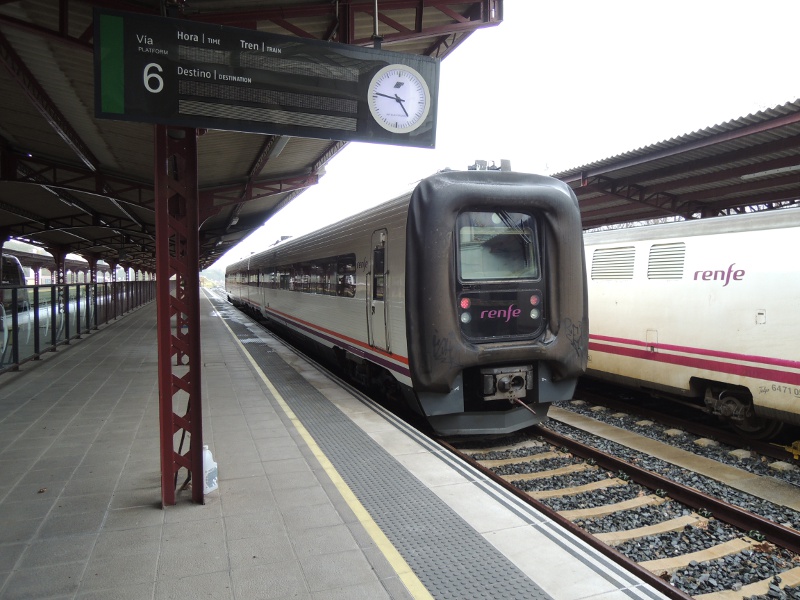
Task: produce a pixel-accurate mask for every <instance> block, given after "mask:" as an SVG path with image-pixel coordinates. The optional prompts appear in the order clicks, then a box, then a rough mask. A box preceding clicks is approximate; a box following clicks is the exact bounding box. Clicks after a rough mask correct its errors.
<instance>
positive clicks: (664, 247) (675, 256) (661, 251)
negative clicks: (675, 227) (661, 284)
mask: <svg viewBox="0 0 800 600" xmlns="http://www.w3.org/2000/svg"><path fill="white" fill-rule="evenodd" d="M685 258H686V244H685V243H684V242H675V243H671V244H653V245H652V246H650V257H649V258H648V261H647V278H648V279H683V261H684V259H685Z"/></svg>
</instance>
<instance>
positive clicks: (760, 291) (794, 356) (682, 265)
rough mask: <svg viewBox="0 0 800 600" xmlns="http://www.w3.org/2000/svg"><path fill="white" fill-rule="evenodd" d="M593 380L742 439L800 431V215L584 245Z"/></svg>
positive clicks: (654, 231) (657, 230) (626, 233)
mask: <svg viewBox="0 0 800 600" xmlns="http://www.w3.org/2000/svg"><path fill="white" fill-rule="evenodd" d="M584 243H585V249H586V261H587V275H588V279H587V285H588V289H589V322H590V323H591V329H590V334H589V362H588V368H587V376H588V377H591V378H593V379H600V380H603V381H607V382H611V383H616V384H619V385H622V386H629V387H633V388H636V389H638V390H642V391H645V392H647V393H648V394H651V395H653V396H659V397H662V398H666V399H669V398H674V399H680V400H682V401H684V402H686V403H687V404H688V405H695V406H696V407H698V408H700V409H701V410H702V411H704V412H707V413H709V414H712V415H714V416H716V417H718V418H719V419H721V420H723V421H725V422H726V423H727V424H729V425H730V427H731V428H733V429H734V430H735V431H737V432H738V433H739V434H741V435H743V436H746V437H749V438H754V439H763V440H770V439H774V438H776V437H777V436H780V435H781V434H782V433H792V431H791V428H792V427H794V426H796V425H798V424H800V318H798V314H799V313H798V308H797V307H798V302H800V266H798V258H797V257H798V256H800V209H798V208H786V209H780V210H771V211H762V212H753V213H745V214H739V215H730V216H720V217H714V218H707V219H698V220H689V221H681V222H673V223H662V224H657V225H646V226H640V227H633V228H624V229H614V230H608V231H597V232H590V233H586V234H585V236H584Z"/></svg>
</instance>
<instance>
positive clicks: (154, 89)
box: [142, 63, 164, 94]
mask: <svg viewBox="0 0 800 600" xmlns="http://www.w3.org/2000/svg"><path fill="white" fill-rule="evenodd" d="M151 69H156V70H158V73H161V72H163V71H164V69H162V68H161V65H159V64H158V63H148V64H147V66H145V68H144V75H143V76H142V79H144V87H145V89H147V91H148V92H150V93H151V94H157V93H158V92H160V91H161V90H163V89H164V79H163V78H162V77H161V75H159V74H158V73H153V72H151ZM153 80H155V82H156V83H155V85H153V83H154V82H153Z"/></svg>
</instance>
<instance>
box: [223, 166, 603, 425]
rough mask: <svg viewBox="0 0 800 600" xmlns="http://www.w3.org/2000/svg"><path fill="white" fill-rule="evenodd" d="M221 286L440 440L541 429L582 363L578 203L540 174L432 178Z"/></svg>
mask: <svg viewBox="0 0 800 600" xmlns="http://www.w3.org/2000/svg"><path fill="white" fill-rule="evenodd" d="M226 287H227V289H228V293H229V296H230V297H231V299H232V300H233V301H234V302H235V303H240V304H245V305H247V306H248V307H249V308H251V309H252V310H254V311H257V312H259V313H260V314H262V315H264V316H265V317H266V318H267V319H268V320H269V321H271V322H272V323H273V324H276V325H278V326H280V327H283V328H285V329H287V330H290V331H292V332H294V333H295V334H298V335H301V336H302V337H303V338H305V339H307V340H310V341H313V342H314V343H315V344H316V345H318V346H319V347H321V348H323V349H327V350H328V351H330V353H331V354H333V355H334V356H336V357H337V359H338V360H339V362H340V363H342V365H343V366H344V368H345V370H346V371H347V372H348V373H349V374H350V376H351V377H352V378H353V379H354V380H356V381H359V382H361V383H364V384H367V385H371V386H372V387H376V386H377V387H379V388H380V389H382V390H384V391H385V392H386V393H387V394H388V395H390V396H393V397H396V398H398V399H403V401H404V402H406V403H407V404H408V405H409V406H410V407H411V408H412V409H414V410H415V411H417V412H418V413H419V414H421V415H423V416H424V417H425V418H426V419H427V420H428V422H429V423H430V424H431V425H432V427H433V428H434V429H435V430H436V431H438V432H439V433H442V434H457V433H458V434H466V433H469V434H474V433H500V432H510V431H514V430H516V429H520V428H522V427H525V426H528V425H531V424H533V423H537V422H540V421H542V420H543V419H544V418H545V416H546V413H547V407H548V406H549V403H550V402H552V401H554V400H559V399H564V398H568V397H571V395H572V392H573V390H574V386H575V383H576V380H577V377H578V375H580V374H581V373H582V372H583V369H584V368H585V365H586V363H585V361H586V351H587V343H588V342H587V335H588V331H587V324H586V288H585V272H584V264H583V247H582V241H581V229H580V218H579V214H578V209H577V201H576V200H575V196H574V194H572V192H571V190H570V189H569V188H568V187H567V186H565V185H564V184H562V183H561V182H558V181H556V180H553V179H550V178H546V177H539V176H533V175H524V174H520V173H508V172H486V171H483V172H446V173H442V174H439V175H436V176H433V177H431V178H428V179H426V180H423V181H422V182H421V183H420V184H419V185H418V186H417V187H416V188H415V190H414V192H413V193H412V194H409V195H406V196H403V197H401V198H398V199H395V200H393V201H391V202H389V203H386V204H384V205H381V206H379V207H376V208H374V209H371V210H369V211H366V212H365V213H362V214H360V215H358V216H355V217H351V218H349V219H346V220H345V221H343V222H341V223H337V224H335V225H332V226H329V227H326V228H324V229H322V230H320V231H318V232H315V233H313V234H309V235H307V236H303V237H302V238H298V239H297V240H292V241H289V242H286V243H284V244H281V245H280V246H278V247H276V248H274V249H270V250H267V251H265V252H262V253H260V254H257V255H254V256H252V257H250V258H249V259H247V260H245V261H241V262H239V263H236V264H235V265H231V266H230V267H229V268H228V271H227V273H226ZM298 292H300V293H298ZM523 405H525V406H523ZM526 407H527V408H526Z"/></svg>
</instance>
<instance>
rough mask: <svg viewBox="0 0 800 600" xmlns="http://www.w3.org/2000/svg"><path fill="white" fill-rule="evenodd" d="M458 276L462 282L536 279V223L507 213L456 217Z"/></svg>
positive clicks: (462, 214)
mask: <svg viewBox="0 0 800 600" xmlns="http://www.w3.org/2000/svg"><path fill="white" fill-rule="evenodd" d="M457 228H458V255H459V275H460V276H461V280H462V281H475V280H489V279H538V277H539V265H538V262H539V261H538V256H537V255H536V245H535V243H534V242H535V239H536V238H535V235H536V234H535V231H536V227H535V221H534V219H533V217H532V216H531V215H526V214H522V213H513V212H506V211H503V210H501V211H497V212H464V213H461V214H460V215H459V216H458V221H457Z"/></svg>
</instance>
